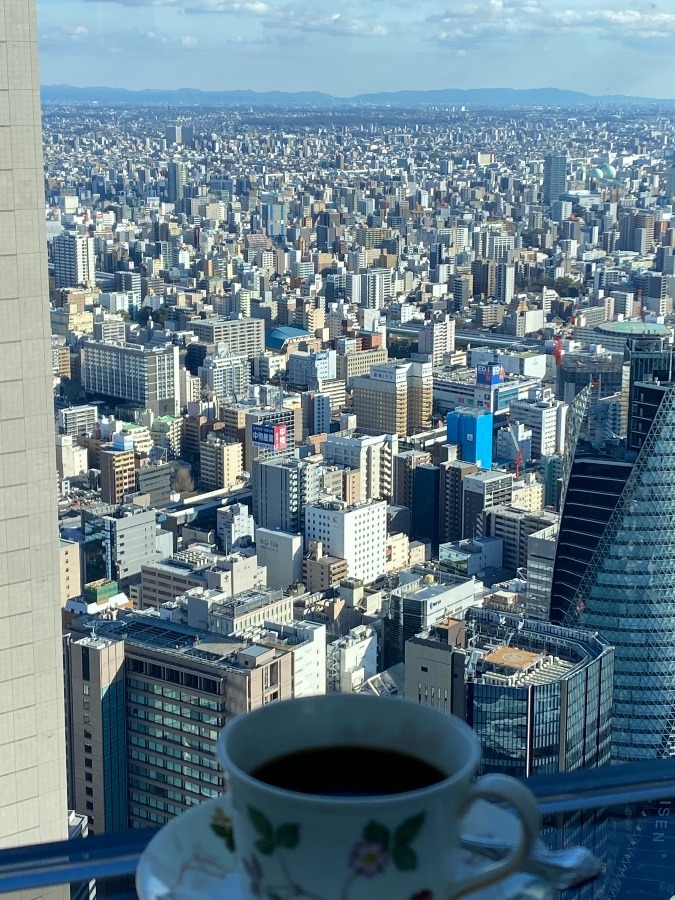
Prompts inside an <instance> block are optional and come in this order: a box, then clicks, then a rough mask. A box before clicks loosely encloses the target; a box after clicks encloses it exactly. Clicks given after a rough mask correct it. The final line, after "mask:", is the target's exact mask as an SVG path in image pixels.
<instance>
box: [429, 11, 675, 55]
mask: <svg viewBox="0 0 675 900" xmlns="http://www.w3.org/2000/svg"><path fill="white" fill-rule="evenodd" d="M624 2H625V0H624ZM671 8H672V7H671ZM425 24H426V26H427V28H429V27H430V26H431V27H432V28H434V27H435V28H437V29H438V30H437V31H436V32H435V33H432V32H430V33H429V37H431V38H433V39H436V40H441V41H443V42H454V41H467V42H478V43H484V42H490V43H499V44H503V43H506V42H509V41H513V40H514V38H517V37H523V38H525V37H537V36H539V37H544V36H548V35H555V34H558V35H560V34H562V35H564V34H571V33H574V34H575V35H578V36H580V37H583V36H594V37H596V38H602V39H605V40H612V41H616V42H621V43H623V42H630V41H635V40H640V39H641V40H649V41H653V40H664V39H667V38H672V37H674V36H675V12H660V11H659V10H658V7H657V5H656V4H655V3H648V4H645V3H640V2H638V3H636V4H635V5H634V6H631V7H630V8H628V7H626V8H623V9H617V7H616V4H615V3H614V4H612V5H610V4H609V2H608V0H600V3H599V4H598V5H596V6H594V7H591V6H589V4H588V2H586V0H567V5H566V6H561V4H560V3H558V2H557V0H459V2H458V3H457V4H456V5H454V6H452V7H450V8H449V9H448V10H447V11H445V12H443V13H435V14H433V15H430V16H428V17H427V19H426V22H425ZM514 49H515V48H514Z"/></svg>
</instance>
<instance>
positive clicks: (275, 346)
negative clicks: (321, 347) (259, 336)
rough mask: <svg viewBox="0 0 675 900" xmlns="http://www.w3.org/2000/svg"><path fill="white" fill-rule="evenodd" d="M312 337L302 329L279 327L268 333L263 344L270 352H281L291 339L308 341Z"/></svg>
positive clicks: (290, 326) (287, 326)
mask: <svg viewBox="0 0 675 900" xmlns="http://www.w3.org/2000/svg"><path fill="white" fill-rule="evenodd" d="M313 337H314V335H313V334H310V332H309V331H305V329H304V328H294V327H293V326H292V325H280V326H279V327H278V328H273V329H272V331H270V333H269V334H268V335H267V340H266V342H265V343H266V344H267V346H268V347H269V349H270V350H283V349H284V345H285V344H286V342H287V341H290V340H291V339H293V338H295V339H297V338H301V339H302V340H309V339H311V338H313Z"/></svg>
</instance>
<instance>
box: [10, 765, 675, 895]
mask: <svg viewBox="0 0 675 900" xmlns="http://www.w3.org/2000/svg"><path fill="white" fill-rule="evenodd" d="M527 784H528V787H529V788H530V789H531V790H532V792H533V793H534V794H535V796H536V797H537V800H538V803H539V808H540V810H541V812H542V814H544V815H555V814H562V813H569V812H574V811H590V810H598V809H604V808H607V807H626V806H639V805H641V804H653V803H657V802H658V801H661V800H666V799H669V798H675V760H660V761H654V762H647V763H632V764H629V765H628V764H627V765H617V766H608V767H607V768H603V769H591V770H585V771H583V770H582V771H579V772H574V773H568V774H560V775H548V776H537V777H535V778H530V779H529V780H528V781H527ZM157 831H158V829H155V828H144V829H130V830H128V831H124V832H116V833H115V832H113V833H110V834H104V835H98V836H91V837H87V838H77V839H75V840H71V841H59V842H56V843H50V844H33V845H31V846H27V847H19V848H15V849H8V850H2V851H0V893H5V892H8V891H19V890H27V889H36V888H42V887H48V886H51V885H57V884H66V883H73V882H85V881H90V880H91V879H95V878H113V877H120V876H129V875H133V873H134V872H135V870H136V866H137V865H138V860H139V859H140V856H141V854H142V852H143V850H144V849H145V847H146V846H147V844H148V842H149V841H150V839H151V838H152V836H153V835H154V834H156V832H157Z"/></svg>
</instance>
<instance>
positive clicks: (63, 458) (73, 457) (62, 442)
mask: <svg viewBox="0 0 675 900" xmlns="http://www.w3.org/2000/svg"><path fill="white" fill-rule="evenodd" d="M87 469H88V465H87V450H86V447H80V446H78V445H77V444H76V443H74V442H73V437H72V435H70V434H57V435H56V471H57V472H58V473H59V478H60V479H63V478H75V477H76V476H77V475H79V474H80V473H81V472H86V471H87Z"/></svg>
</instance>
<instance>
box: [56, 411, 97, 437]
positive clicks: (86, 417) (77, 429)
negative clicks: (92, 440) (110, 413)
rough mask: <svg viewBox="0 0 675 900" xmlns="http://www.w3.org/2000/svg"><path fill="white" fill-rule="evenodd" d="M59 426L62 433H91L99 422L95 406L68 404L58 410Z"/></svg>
mask: <svg viewBox="0 0 675 900" xmlns="http://www.w3.org/2000/svg"><path fill="white" fill-rule="evenodd" d="M57 421H58V427H59V431H60V432H61V433H62V434H69V435H72V436H74V435H76V434H91V433H92V432H93V431H94V426H95V425H96V423H97V422H98V409H97V408H96V407H95V406H90V405H82V406H67V407H65V408H64V409H60V410H59V412H58V420H57Z"/></svg>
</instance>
